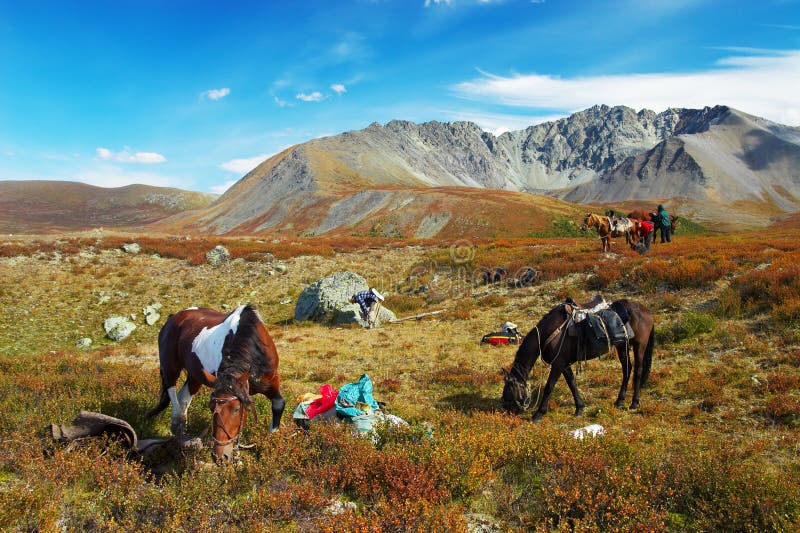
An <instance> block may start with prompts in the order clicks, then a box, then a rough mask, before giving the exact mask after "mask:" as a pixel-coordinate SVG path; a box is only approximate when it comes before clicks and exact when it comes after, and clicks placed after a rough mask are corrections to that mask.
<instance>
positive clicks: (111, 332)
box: [103, 316, 136, 341]
mask: <svg viewBox="0 0 800 533" xmlns="http://www.w3.org/2000/svg"><path fill="white" fill-rule="evenodd" d="M103 329H105V330H106V336H107V337H108V338H109V339H111V340H112V341H121V340H123V339H125V338H126V337H128V335H130V334H131V333H133V330H135V329H136V324H134V323H133V322H131V321H130V320H128V319H127V318H126V317H124V316H112V317H109V318H107V319H105V321H104V322H103Z"/></svg>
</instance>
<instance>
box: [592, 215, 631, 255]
mask: <svg viewBox="0 0 800 533" xmlns="http://www.w3.org/2000/svg"><path fill="white" fill-rule="evenodd" d="M589 228H597V234H598V235H599V236H600V244H601V245H602V246H603V251H604V252H607V251H609V250H610V249H611V237H621V236H623V235H624V236H625V241H626V242H627V243H629V244H630V243H631V236H632V232H633V230H634V224H633V222H631V221H630V220H628V219H626V218H611V217H608V216H602V215H596V214H594V213H586V215H585V216H584V217H583V224H582V225H581V231H586V230H587V229H589Z"/></svg>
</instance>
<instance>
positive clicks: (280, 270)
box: [273, 263, 289, 274]
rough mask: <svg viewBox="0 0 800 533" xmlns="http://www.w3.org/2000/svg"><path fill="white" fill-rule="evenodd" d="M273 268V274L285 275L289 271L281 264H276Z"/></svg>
mask: <svg viewBox="0 0 800 533" xmlns="http://www.w3.org/2000/svg"><path fill="white" fill-rule="evenodd" d="M273 268H274V269H275V272H278V273H280V274H286V272H288V271H289V267H287V266H286V265H284V264H283V263H278V264H277V265H275V266H274V267H273Z"/></svg>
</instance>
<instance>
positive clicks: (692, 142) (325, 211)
mask: <svg viewBox="0 0 800 533" xmlns="http://www.w3.org/2000/svg"><path fill="white" fill-rule="evenodd" d="M659 202H662V203H666V205H667V206H668V208H669V209H670V211H672V212H674V213H676V214H679V215H682V216H684V217H689V218H692V219H694V220H696V221H698V222H701V223H703V224H705V225H708V226H711V227H717V228H721V229H732V228H745V227H746V228H750V227H758V226H765V225H768V224H770V223H771V221H773V220H774V219H775V218H776V217H780V216H782V215H784V214H786V213H793V212H795V211H798V210H800V129H799V128H795V127H790V126H784V125H781V124H777V123H774V122H770V121H768V120H765V119H762V118H758V117H755V116H752V115H749V114H747V113H744V112H742V111H738V110H735V109H732V108H729V107H726V106H715V107H706V108H704V109H667V110H666V111H663V112H660V113H656V112H654V111H650V110H641V111H638V112H637V111H635V110H633V109H630V108H628V107H624V106H617V107H608V106H605V105H598V106H594V107H591V108H589V109H586V110H584V111H581V112H578V113H575V114H573V115H571V116H569V117H566V118H563V119H560V120H556V121H551V122H546V123H543V124H538V125H535V126H530V127H528V128H526V129H524V130H519V131H511V132H507V133H503V134H502V135H497V136H496V135H493V134H491V133H489V132H486V131H483V130H482V129H481V128H480V127H478V126H477V125H476V124H473V123H471V122H453V123H442V122H436V121H433V122H426V123H422V124H416V123H412V122H406V121H399V120H394V121H391V122H388V123H386V124H384V125H381V124H378V123H373V124H371V125H370V126H369V127H367V128H365V129H362V130H357V131H349V132H345V133H342V134H339V135H334V136H330V137H323V138H319V139H314V140H311V141H309V142H306V143H303V144H299V145H296V146H293V147H291V148H288V149H287V150H285V151H283V152H281V153H279V154H276V155H275V156H272V157H270V158H269V159H267V160H266V161H264V162H263V163H261V164H260V165H258V166H257V167H256V168H254V169H253V170H252V171H251V172H249V173H248V174H247V175H245V176H244V177H243V178H241V179H240V180H239V181H238V182H237V183H236V184H234V185H233V186H232V187H231V188H230V189H228V190H227V191H226V192H225V193H224V194H223V195H222V196H221V197H219V198H217V199H216V200H215V201H213V203H210V204H209V205H207V206H206V207H202V208H200V209H195V210H191V211H182V212H180V213H178V214H175V215H173V216H171V217H168V218H166V219H164V220H161V221H159V222H157V227H159V228H161V229H163V230H164V231H190V232H191V231H197V232H203V233H214V234H258V233H270V232H292V233H295V234H305V235H319V234H348V235H352V234H362V235H384V236H405V237H419V238H423V237H433V236H438V237H445V236H457V235H481V236H490V235H494V234H506V235H528V234H532V233H538V232H541V231H542V230H545V231H546V230H547V228H548V227H550V226H551V225H552V224H554V223H557V221H558V220H559V219H563V218H565V217H567V218H569V217H576V216H578V214H579V213H580V212H581V211H584V210H586V209H587V207H585V206H583V204H589V205H590V206H592V208H599V209H601V208H603V207H604V206H605V205H609V206H612V207H618V208H624V207H628V206H631V205H650V204H653V206H654V205H655V204H656V203H659ZM576 204H578V205H576ZM601 204H602V205H601ZM732 213H736V217H735V218H734V217H732Z"/></svg>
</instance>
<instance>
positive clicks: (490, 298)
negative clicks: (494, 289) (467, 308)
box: [478, 293, 507, 309]
mask: <svg viewBox="0 0 800 533" xmlns="http://www.w3.org/2000/svg"><path fill="white" fill-rule="evenodd" d="M506 302H507V300H506V298H505V296H503V295H502V294H497V293H492V294H487V295H486V296H483V297H481V298H479V299H478V307H481V308H483V309H486V308H492V307H502V306H504V305H506Z"/></svg>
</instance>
